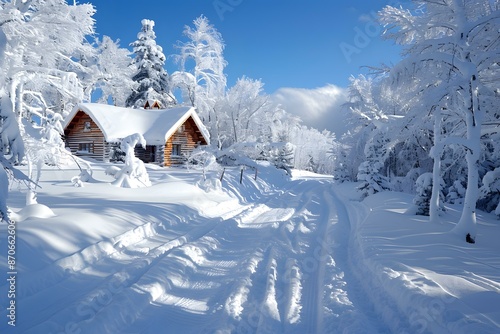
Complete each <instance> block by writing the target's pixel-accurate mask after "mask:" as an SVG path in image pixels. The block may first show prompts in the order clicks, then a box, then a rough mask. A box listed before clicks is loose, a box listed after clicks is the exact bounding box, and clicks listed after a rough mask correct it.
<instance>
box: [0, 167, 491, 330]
mask: <svg viewBox="0 0 500 334" xmlns="http://www.w3.org/2000/svg"><path fill="white" fill-rule="evenodd" d="M93 167H94V170H95V172H94V179H95V180H97V182H93V183H84V184H83V187H74V186H73V184H72V182H71V178H72V177H74V176H75V175H77V174H78V169H77V168H76V167H75V168H73V169H69V168H66V169H63V170H59V169H55V168H54V169H51V168H48V167H47V169H46V170H44V172H43V174H42V180H41V186H42V188H41V189H40V191H39V193H38V196H37V198H38V203H40V205H44V206H46V207H47V210H51V212H49V211H46V210H45V208H43V207H41V206H40V207H38V208H31V209H24V203H25V197H26V196H25V190H23V189H22V188H21V189H20V190H15V189H16V188H15V187H13V190H12V191H11V193H10V198H9V202H8V203H9V206H10V208H11V210H12V212H15V213H16V214H17V216H16V217H17V218H20V217H21V216H22V217H21V218H22V219H19V221H18V222H17V230H16V237H17V239H16V246H17V253H16V260H17V268H16V269H17V272H18V274H17V285H16V289H17V290H16V293H17V295H16V307H17V308H16V327H11V326H9V325H8V324H7V321H8V318H7V317H6V308H7V302H8V301H7V297H6V296H7V293H8V288H9V287H8V286H7V285H6V280H4V279H2V282H1V283H0V284H1V285H0V296H1V297H0V303H1V307H2V309H3V311H2V317H1V318H0V333H391V332H392V333H498V332H499V331H500V256H499V254H500V243H499V242H498V240H500V222H499V221H497V220H496V219H495V217H494V216H491V215H487V214H480V216H479V222H480V226H479V228H478V235H477V243H476V244H474V245H470V244H467V243H465V242H464V240H460V239H459V238H458V236H456V235H454V234H451V233H448V231H450V230H451V228H452V227H453V222H456V221H457V220H458V217H459V210H460V208H459V207H449V208H448V210H447V212H446V214H445V215H444V216H443V217H442V223H441V224H430V223H428V222H427V218H426V217H421V216H414V215H412V214H411V213H412V210H413V209H412V206H411V204H410V203H411V202H412V198H411V196H408V195H405V194H400V193H393V192H388V193H384V194H378V195H374V196H371V197H368V198H367V199H365V200H364V201H363V202H359V201H357V200H355V197H356V195H355V192H354V191H353V190H354V188H355V185H354V184H344V185H334V184H333V183H332V180H331V178H329V177H327V176H322V175H317V174H312V173H305V172H298V171H295V172H294V175H293V177H292V178H291V179H290V178H288V177H287V176H286V175H285V174H284V172H283V171H278V170H275V169H273V168H271V167H267V166H261V168H260V170H259V173H258V177H257V180H255V179H254V177H255V174H254V173H253V171H245V174H244V177H243V182H242V184H240V183H239V176H240V169H239V168H238V169H234V170H232V169H227V170H226V171H225V173H224V178H223V180H222V182H220V183H219V182H217V181H216V180H218V178H219V177H220V175H221V174H220V172H213V171H212V172H209V173H207V178H208V181H205V180H203V174H202V172H201V171H196V170H190V171H187V170H186V169H172V168H168V169H164V168H159V167H155V166H152V165H147V168H148V172H149V176H150V180H151V182H152V184H153V185H152V186H151V187H147V188H139V189H123V188H117V187H114V186H112V185H110V182H112V181H113V177H112V176H107V175H106V174H105V170H106V169H107V168H108V167H109V165H106V164H94V165H93ZM42 208H43V209H42ZM49 208H50V209H49ZM23 210H25V211H23ZM29 210H31V211H29ZM25 213H26V214H25ZM52 213H53V214H52ZM0 231H1V236H0V237H1V240H2V242H1V247H0V270H1V272H2V273H3V274H2V275H3V277H5V276H6V273H7V272H8V268H7V248H6V242H5V241H6V240H7V228H6V226H5V225H2V226H1V229H0Z"/></svg>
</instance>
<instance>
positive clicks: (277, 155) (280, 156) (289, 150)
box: [271, 143, 295, 175]
mask: <svg viewBox="0 0 500 334" xmlns="http://www.w3.org/2000/svg"><path fill="white" fill-rule="evenodd" d="M273 151H274V152H273V156H272V157H271V159H272V163H273V165H274V166H276V168H279V169H284V170H285V171H286V172H287V173H288V175H292V168H293V167H294V164H293V158H294V151H295V147H294V145H292V144H290V143H282V144H281V145H276V146H275V148H274V150H273Z"/></svg>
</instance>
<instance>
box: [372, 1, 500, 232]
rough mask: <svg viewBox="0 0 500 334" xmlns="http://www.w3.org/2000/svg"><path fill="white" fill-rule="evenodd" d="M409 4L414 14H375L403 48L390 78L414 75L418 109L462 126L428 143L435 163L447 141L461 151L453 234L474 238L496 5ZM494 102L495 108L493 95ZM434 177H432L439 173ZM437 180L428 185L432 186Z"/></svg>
mask: <svg viewBox="0 0 500 334" xmlns="http://www.w3.org/2000/svg"><path fill="white" fill-rule="evenodd" d="M413 2H414V3H415V5H416V7H417V9H418V11H416V12H415V13H416V14H413V13H412V12H411V11H409V10H405V9H403V8H394V7H391V6H388V7H386V8H385V9H384V10H383V11H382V12H381V19H382V22H383V23H384V24H385V25H386V28H387V35H388V37H390V38H393V39H395V40H396V41H397V42H399V43H401V44H405V45H407V48H406V53H405V54H406V57H405V58H404V59H403V61H401V62H400V63H399V64H397V65H396V66H395V68H394V70H393V76H394V77H396V78H398V81H399V83H398V84H399V85H400V86H401V85H404V84H408V83H409V82H410V81H411V82H412V84H414V83H415V80H414V78H415V77H418V81H417V85H416V88H417V89H416V92H418V93H417V95H418V98H419V100H420V101H423V102H424V105H423V108H422V109H421V111H422V113H425V114H429V113H433V114H434V121H435V122H437V123H438V124H439V123H441V121H442V116H443V115H442V114H441V113H440V111H441V110H443V109H445V110H450V111H451V112H450V115H456V116H458V117H459V119H460V121H461V122H459V124H464V125H465V126H464V128H457V129H455V130H454V132H455V133H454V134H453V136H451V135H452V134H448V135H447V136H446V137H443V138H442V139H438V140H435V141H434V149H433V158H434V159H435V160H439V159H441V153H442V150H443V146H444V145H446V144H448V143H460V144H461V145H463V146H464V147H465V148H466V156H465V157H466V162H467V191H466V194H465V199H464V209H463V211H462V216H461V218H460V220H459V222H458V223H457V225H456V227H455V231H456V232H457V233H459V234H460V235H463V236H465V235H466V234H470V235H471V236H472V237H474V236H475V234H476V203H477V199H478V183H479V176H478V165H479V159H480V156H481V142H480V140H481V129H482V125H483V122H484V120H485V118H487V116H488V115H487V109H489V108H488V107H487V106H491V105H492V100H494V99H495V93H494V92H493V89H492V85H491V82H489V80H490V79H491V78H492V73H498V65H497V63H498V58H499V56H500V48H499V47H498V39H497V38H495V37H493V36H494V35H495V34H496V33H492V32H498V31H499V28H500V8H499V6H498V4H497V3H496V1H493V2H492V1H489V0H441V1H431V0H414V1H413ZM405 80H406V81H405ZM496 100H497V105H498V97H496ZM436 112H437V113H436ZM437 127H438V126H436V128H437ZM434 135H435V136H436V135H438V132H436V133H435V134H434ZM438 165H439V164H438V163H436V165H435V166H434V168H439V166H438ZM434 175H435V178H437V177H438V175H439V173H438V172H437V171H436V172H435V173H434ZM437 182H438V181H437V180H434V182H433V184H434V186H435V187H437ZM435 198H437V195H436V196H435ZM431 211H432V209H431ZM431 215H432V212H431Z"/></svg>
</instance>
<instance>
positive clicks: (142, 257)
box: [26, 215, 221, 332]
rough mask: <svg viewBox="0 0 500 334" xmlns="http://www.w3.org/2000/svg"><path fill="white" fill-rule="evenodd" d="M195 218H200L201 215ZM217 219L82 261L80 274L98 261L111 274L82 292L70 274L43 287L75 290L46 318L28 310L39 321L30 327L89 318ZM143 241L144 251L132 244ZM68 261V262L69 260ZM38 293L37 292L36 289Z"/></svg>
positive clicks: (120, 246) (36, 330)
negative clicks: (179, 233) (173, 235)
mask: <svg viewBox="0 0 500 334" xmlns="http://www.w3.org/2000/svg"><path fill="white" fill-rule="evenodd" d="M174 216H175V215H174ZM198 218H200V219H201V217H198ZM179 219H181V220H184V219H183V218H181V217H179ZM201 220H203V219H201ZM220 222H221V221H217V220H212V221H209V222H208V223H202V224H200V225H201V226H198V227H197V228H194V229H192V230H191V231H188V232H187V233H185V234H184V235H182V236H178V237H176V238H175V239H171V240H168V241H166V242H165V241H163V240H161V235H160V236H158V235H155V236H154V237H156V239H151V237H150V236H148V237H144V238H139V239H137V240H134V241H135V242H133V243H129V242H126V241H124V242H120V243H117V245H119V247H117V249H118V250H117V251H115V252H111V253H109V254H105V255H104V256H103V257H99V258H98V259H97V260H96V261H95V262H92V261H89V262H88V263H84V265H82V266H81V267H80V266H79V267H78V268H77V269H78V271H77V272H78V273H82V274H83V272H84V271H85V270H91V269H92V268H95V267H96V266H98V265H99V264H103V265H104V267H105V268H107V269H108V270H109V271H110V272H111V274H109V275H108V276H107V277H106V278H104V279H102V280H94V284H92V285H86V286H87V290H86V291H84V292H80V291H81V289H80V290H79V289H78V288H77V287H79V286H81V284H82V283H83V285H84V286H85V283H84V282H82V281H81V280H78V279H76V280H74V278H75V277H74V275H72V276H67V277H65V278H63V280H62V281H57V282H56V283H55V284H54V285H52V286H48V287H44V288H43V290H42V291H47V292H48V293H49V294H50V290H51V289H55V288H58V286H63V288H64V289H65V290H68V291H73V292H74V291H76V293H73V296H70V295H66V296H64V302H63V303H61V307H60V311H59V312H58V313H56V314H55V315H53V316H52V317H50V319H48V320H47V318H49V317H47V316H46V315H44V312H43V311H42V310H40V311H41V312H31V313H32V314H38V316H37V318H39V320H38V321H36V320H33V321H32V322H31V323H32V324H33V323H36V322H38V323H39V326H35V328H34V329H33V330H34V332H39V330H40V328H41V327H40V326H42V327H43V326H44V324H46V325H48V326H49V327H52V326H53V325H54V324H56V323H65V322H66V323H67V322H68V320H67V319H68V318H69V319H71V318H73V319H74V318H75V314H76V316H77V318H78V319H80V320H77V319H74V320H75V321H74V322H75V323H77V322H78V321H80V322H81V321H82V319H86V318H89V317H90V318H93V317H94V316H96V315H97V314H98V313H99V312H101V310H102V309H104V308H105V307H107V306H108V305H109V304H110V303H111V302H112V300H113V298H114V297H115V295H118V294H120V293H123V291H124V290H126V289H128V288H130V287H131V286H133V285H134V284H135V283H136V282H137V281H139V280H140V279H141V277H143V276H144V275H145V274H146V273H147V272H148V270H150V269H151V268H153V267H154V266H155V265H157V264H158V262H159V261H161V260H162V258H164V257H166V256H168V254H170V253H171V252H172V251H173V250H175V249H178V248H180V247H182V246H184V245H185V244H187V243H189V242H192V241H193V240H196V239H199V238H201V237H203V236H204V235H206V234H208V233H209V232H210V231H211V230H213V229H214V228H215V227H216V226H217V224H219V223H220ZM125 239H126V238H123V240H125ZM151 240H153V241H151ZM145 243H146V244H148V243H149V246H154V247H139V249H146V248H147V249H148V251H147V252H146V253H144V252H141V251H138V248H137V247H135V246H136V245H141V246H144V244H145ZM158 244H159V245H158ZM124 260H125V261H124ZM68 262H70V263H72V261H68ZM103 262H106V263H103ZM114 268H120V269H119V270H118V271H114V270H113V269H114ZM101 270H102V269H101ZM69 280H73V281H72V282H70V284H71V285H72V286H74V287H75V288H69V287H65V286H64V282H67V281H69ZM38 293H40V291H39V292H38ZM35 297H36V296H35ZM29 299H30V298H27V299H26V302H28V303H29V302H30V300H29ZM68 304H69V305H70V306H69V307H64V306H65V305H68ZM52 307H54V305H52ZM52 307H50V308H49V309H50V311H51V312H54V309H53V308H52ZM87 320H89V319H87ZM127 321H129V320H127ZM72 322H73V321H72ZM39 327H40V328H39Z"/></svg>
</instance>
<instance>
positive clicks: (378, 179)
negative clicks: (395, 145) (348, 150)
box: [357, 133, 390, 197]
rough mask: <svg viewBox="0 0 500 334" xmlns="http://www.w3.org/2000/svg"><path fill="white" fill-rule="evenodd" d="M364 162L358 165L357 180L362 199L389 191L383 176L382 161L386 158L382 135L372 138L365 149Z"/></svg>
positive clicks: (383, 136) (385, 144)
mask: <svg viewBox="0 0 500 334" xmlns="http://www.w3.org/2000/svg"><path fill="white" fill-rule="evenodd" d="M364 153H365V157H366V158H365V159H366V160H365V161H364V162H363V163H361V165H359V168H358V175H357V179H358V181H360V182H361V184H360V185H359V186H358V189H359V191H360V192H361V195H362V196H363V197H366V196H368V195H373V194H375V193H378V192H381V191H384V190H389V189H390V184H389V181H388V179H387V177H386V176H385V175H384V174H383V170H382V169H383V167H384V161H385V159H386V158H387V139H386V138H385V135H384V134H383V133H378V134H377V135H375V136H373V138H372V139H370V141H369V142H368V143H367V145H366V147H365V152H364Z"/></svg>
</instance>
